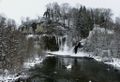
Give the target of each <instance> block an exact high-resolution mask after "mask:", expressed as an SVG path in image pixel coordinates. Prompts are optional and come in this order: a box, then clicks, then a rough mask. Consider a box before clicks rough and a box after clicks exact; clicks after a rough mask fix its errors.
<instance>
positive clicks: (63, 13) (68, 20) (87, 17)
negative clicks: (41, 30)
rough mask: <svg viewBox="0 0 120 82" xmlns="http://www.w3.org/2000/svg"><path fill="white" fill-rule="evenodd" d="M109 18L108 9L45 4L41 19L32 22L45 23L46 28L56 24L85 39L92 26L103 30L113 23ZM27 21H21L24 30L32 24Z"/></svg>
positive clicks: (109, 12)
mask: <svg viewBox="0 0 120 82" xmlns="http://www.w3.org/2000/svg"><path fill="white" fill-rule="evenodd" d="M111 16H112V12H111V10H110V9H104V8H99V9H98V8H96V9H92V8H86V7H85V6H82V5H80V6H79V7H71V6H70V5H69V4H68V3H64V4H62V5H59V4H58V3H56V2H54V3H49V4H47V6H46V11H45V12H44V14H43V17H38V19H36V20H34V22H35V23H36V24H41V23H43V22H44V23H45V22H46V26H47V25H50V24H53V23H58V24H59V25H62V26H64V27H68V28H70V29H72V30H73V29H74V30H75V32H76V33H77V35H78V36H80V37H82V38H86V37H87V36H88V35H89V31H90V30H92V29H93V27H94V24H97V25H100V27H104V28H106V27H110V24H112V23H113V21H112V18H111ZM28 19H29V18H27V19H26V20H25V21H22V24H23V26H25V27H24V28H27V27H28V28H29V27H30V24H31V25H32V23H33V20H28ZM31 21H32V22H31ZM36 29H37V28H36Z"/></svg>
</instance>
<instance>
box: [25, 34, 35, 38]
mask: <svg viewBox="0 0 120 82" xmlns="http://www.w3.org/2000/svg"><path fill="white" fill-rule="evenodd" d="M33 36H34V35H33V34H29V35H27V36H26V37H27V39H28V38H32V37H33Z"/></svg>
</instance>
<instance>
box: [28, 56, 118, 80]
mask: <svg viewBox="0 0 120 82" xmlns="http://www.w3.org/2000/svg"><path fill="white" fill-rule="evenodd" d="M70 65H71V68H67V66H70ZM29 71H30V76H31V79H32V82H120V71H118V70H116V69H114V68H113V67H111V66H109V65H106V64H104V63H102V62H97V61H96V60H94V59H92V58H87V57H82V58H65V57H64V58H63V57H47V58H45V59H44V61H43V63H42V64H40V65H36V66H35V67H34V68H32V69H30V70H29Z"/></svg>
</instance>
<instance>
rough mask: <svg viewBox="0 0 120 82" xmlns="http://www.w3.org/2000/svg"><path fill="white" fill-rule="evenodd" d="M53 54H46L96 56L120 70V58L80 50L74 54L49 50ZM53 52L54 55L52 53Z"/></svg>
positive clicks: (97, 59)
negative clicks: (94, 54)
mask: <svg viewBox="0 0 120 82" xmlns="http://www.w3.org/2000/svg"><path fill="white" fill-rule="evenodd" d="M47 53H49V54H51V55H46V56H54V55H58V56H69V57H91V58H94V59H95V60H96V61H98V62H104V63H105V64H108V65H112V66H113V67H115V68H116V69H118V70H120V59H119V58H107V57H100V56H93V55H92V53H87V52H78V53H77V54H74V53H73V52H72V51H69V52H68V51H56V52H49V51H48V52H47ZM52 54H53V55H52Z"/></svg>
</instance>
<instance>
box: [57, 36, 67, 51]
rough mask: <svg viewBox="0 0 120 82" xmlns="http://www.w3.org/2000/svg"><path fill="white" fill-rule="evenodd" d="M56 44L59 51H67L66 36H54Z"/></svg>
mask: <svg viewBox="0 0 120 82" xmlns="http://www.w3.org/2000/svg"><path fill="white" fill-rule="evenodd" d="M55 38H56V43H57V44H58V47H59V51H68V50H69V47H68V43H67V35H65V36H55Z"/></svg>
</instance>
